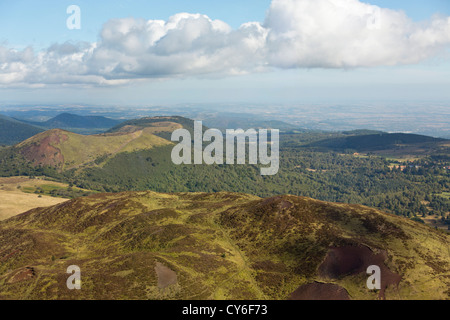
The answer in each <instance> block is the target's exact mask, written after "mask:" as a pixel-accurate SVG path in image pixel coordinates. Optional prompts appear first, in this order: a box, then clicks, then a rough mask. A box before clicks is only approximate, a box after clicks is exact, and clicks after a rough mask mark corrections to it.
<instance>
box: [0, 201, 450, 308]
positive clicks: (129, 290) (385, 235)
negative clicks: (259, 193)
mask: <svg viewBox="0 0 450 320" xmlns="http://www.w3.org/2000/svg"><path fill="white" fill-rule="evenodd" d="M449 246H450V238H449V236H448V235H445V234H444V233H441V232H439V231H435V230H433V229H431V228H429V227H426V226H424V225H421V224H418V223H415V222H413V221H410V220H407V219H404V218H400V217H396V216H393V215H389V214H385V213H382V212H380V211H377V210H374V209H369V208H367V207H362V206H357V205H344V204H335V203H327V202H321V201H317V200H312V199H309V198H303V197H296V196H280V197H274V198H268V199H261V198H258V197H255V196H250V195H245V194H235V193H217V194H205V193H195V194H188V193H181V194H159V193H154V192H126V193H120V194H99V195H93V196H89V197H86V198H78V199H75V200H71V201H68V202H65V203H62V204H59V205H56V206H53V207H50V208H39V209H34V210H31V211H29V212H27V213H24V214H21V215H19V216H16V217H14V218H11V219H9V220H6V221H3V222H0V248H1V249H0V261H2V263H1V264H0V298H1V299H14V298H16V299H260V298H264V299H282V300H284V299H305V298H306V299H379V298H386V299H389V300H390V299H394V300H395V299H449V298H450V291H449V286H450V280H449V274H450V255H449V251H448V248H449ZM373 264H375V265H378V266H379V267H380V268H381V272H382V274H381V279H382V281H381V282H382V290H380V291H379V292H375V291H369V290H368V289H367V288H366V281H367V277H368V276H367V275H366V274H365V270H366V268H367V267H368V265H373ZM71 265H77V266H79V267H80V268H81V281H82V290H73V291H70V290H67V288H66V280H67V278H68V276H69V275H67V274H66V269H67V267H68V266H71Z"/></svg>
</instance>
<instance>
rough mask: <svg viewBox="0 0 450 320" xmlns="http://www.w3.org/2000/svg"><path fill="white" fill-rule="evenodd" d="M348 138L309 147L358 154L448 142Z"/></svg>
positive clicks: (398, 136) (395, 136) (401, 136)
mask: <svg viewBox="0 0 450 320" xmlns="http://www.w3.org/2000/svg"><path fill="white" fill-rule="evenodd" d="M357 133H358V134H357V135H350V136H346V137H338V138H331V139H324V140H321V141H318V142H314V143H311V144H309V145H307V147H316V148H324V149H331V150H334V151H343V150H355V151H358V152H370V151H381V150H389V149H401V148H403V149H405V148H412V147H415V148H425V149H431V148H435V147H439V146H440V145H441V144H445V143H446V142H448V140H446V139H439V138H433V137H428V136H422V135H417V134H406V133H379V134H360V133H359V132H357Z"/></svg>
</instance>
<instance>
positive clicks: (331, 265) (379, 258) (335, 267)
mask: <svg viewBox="0 0 450 320" xmlns="http://www.w3.org/2000/svg"><path fill="white" fill-rule="evenodd" d="M387 257H388V256H387V252H386V251H381V252H380V253H378V254H375V253H374V252H373V251H372V250H370V249H369V248H368V247H365V246H358V247H350V246H349V247H340V248H334V247H333V248H330V250H329V251H328V254H327V256H326V257H325V260H324V261H323V263H322V264H321V265H320V266H319V275H320V276H321V277H322V278H328V279H340V278H343V277H345V276H349V275H356V274H360V273H362V272H364V273H365V272H366V270H367V268H368V267H369V266H371V265H376V266H378V267H380V270H381V290H380V293H379V298H380V299H385V295H384V293H385V291H386V288H387V287H388V286H392V285H393V286H395V287H398V285H399V283H400V281H401V279H402V277H401V276H400V275H399V274H396V273H394V272H392V271H391V270H389V268H388V267H387V266H386V265H385V264H384V261H386V259H387Z"/></svg>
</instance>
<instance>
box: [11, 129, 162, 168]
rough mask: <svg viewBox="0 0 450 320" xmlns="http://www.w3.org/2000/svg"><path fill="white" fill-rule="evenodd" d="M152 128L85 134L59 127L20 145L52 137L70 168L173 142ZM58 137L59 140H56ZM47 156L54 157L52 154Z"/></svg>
mask: <svg viewBox="0 0 450 320" xmlns="http://www.w3.org/2000/svg"><path fill="white" fill-rule="evenodd" d="M150 131H151V130H149V129H146V128H144V129H142V130H139V131H135V132H131V133H122V134H107V135H91V136H84V135H79V134H75V133H72V132H68V131H63V130H58V129H56V130H50V131H46V132H44V133H41V134H38V135H36V136H34V137H32V138H30V139H28V140H26V141H24V142H22V143H20V144H19V145H18V146H17V147H18V148H19V150H20V149H24V148H27V147H28V146H30V145H33V144H41V143H42V141H43V140H44V139H46V138H48V137H51V139H52V142H50V145H51V146H52V147H54V148H56V149H57V150H58V151H59V152H60V153H61V154H62V156H63V159H64V164H63V167H62V168H63V169H70V168H76V167H79V166H81V165H85V164H88V163H92V162H94V161H95V160H96V159H98V158H100V157H102V156H110V155H115V154H117V153H120V152H134V151H138V150H144V149H151V148H153V147H156V146H164V145H168V144H170V142H169V141H167V140H165V139H162V138H160V137H157V136H155V135H153V134H152V133H151V132H150ZM55 140H57V141H58V142H54V141H55ZM45 156H49V157H51V156H53V155H52V154H48V155H45ZM40 157H41V155H39V154H37V155H36V158H37V159H39V158H40Z"/></svg>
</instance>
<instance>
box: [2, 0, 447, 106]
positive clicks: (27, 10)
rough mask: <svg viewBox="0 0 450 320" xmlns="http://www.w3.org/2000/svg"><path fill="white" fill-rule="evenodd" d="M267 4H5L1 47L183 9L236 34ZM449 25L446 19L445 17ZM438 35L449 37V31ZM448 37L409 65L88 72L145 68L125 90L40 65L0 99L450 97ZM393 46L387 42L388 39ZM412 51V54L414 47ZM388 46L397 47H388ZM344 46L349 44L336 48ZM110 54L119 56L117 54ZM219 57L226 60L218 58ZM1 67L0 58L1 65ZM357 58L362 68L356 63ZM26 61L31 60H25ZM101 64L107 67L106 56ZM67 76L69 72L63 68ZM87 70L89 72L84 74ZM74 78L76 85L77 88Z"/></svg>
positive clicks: (80, 36) (82, 37)
mask: <svg viewBox="0 0 450 320" xmlns="http://www.w3.org/2000/svg"><path fill="white" fill-rule="evenodd" d="M366 3H370V4H373V5H377V6H380V7H382V8H390V9H395V10H402V11H404V12H405V13H406V14H407V16H408V17H409V18H411V19H412V20H413V21H415V22H419V21H424V20H425V21H426V20H429V19H431V18H432V15H433V14H436V13H438V14H440V15H441V16H443V17H448V16H450V1H448V0H428V1H423V0H409V1H408V0H372V1H366ZM71 4H76V5H78V6H80V8H81V14H82V19H81V21H82V28H81V30H68V29H67V28H66V19H67V16H68V15H67V14H66V12H65V11H66V8H67V7H68V6H69V5H71ZM270 4H271V1H270V0H239V1H237V0H228V1H211V0H190V1H186V0H168V1H154V0H128V1H124V0H122V1H116V0H113V1H76V0H70V1H66V0H45V1H35V0H34V1H32V0H17V1H5V0H0V46H3V47H5V48H8V49H11V50H13V49H15V50H19V51H20V50H24V49H25V48H26V47H30V46H31V47H32V48H33V49H34V54H37V53H38V52H39V51H42V50H43V51H45V50H47V48H48V47H49V46H51V45H52V44H55V43H59V44H63V43H66V42H71V43H74V44H75V43H77V42H79V41H86V42H89V43H94V42H96V41H99V40H100V32H101V30H102V28H103V27H104V25H105V23H106V22H107V21H110V20H111V19H114V18H133V19H137V18H143V19H145V20H165V21H166V20H167V19H168V18H169V17H170V16H172V15H174V14H177V13H181V12H188V13H201V14H204V15H207V16H208V17H209V18H211V19H213V20H214V19H218V20H222V21H224V22H226V23H227V24H228V25H229V26H231V28H232V29H233V30H238V28H239V27H240V26H241V24H243V23H247V22H252V21H256V22H260V23H263V22H264V20H265V17H266V14H267V11H268V9H269V6H270ZM313 14H314V13H313ZM313 14H312V16H313ZM275 20H276V18H275ZM442 21H445V18H444V20H442ZM272 24H275V28H276V27H278V25H277V21H275V22H273V21H272ZM280 24H281V22H280ZM436 32H439V31H436ZM438 36H441V37H442V35H438ZM444 36H445V35H444ZM208 39H209V38H208ZM227 39H228V38H227ZM102 40H105V39H102ZM378 40H379V39H378V38H377V41H378ZM442 41H443V44H442V47H444V49H441V51H440V52H439V54H432V55H429V56H426V58H419V57H418V58H417V59H412V60H413V61H411V62H409V61H407V60H408V59H406V58H405V57H402V58H398V57H397V53H393V58H392V59H394V60H395V59H397V60H398V61H397V60H395V61H394V60H392V59H391V57H387V58H386V61H383V62H381V63H378V62H374V61H376V60H377V59H376V57H373V56H371V57H370V59H369V60H368V61H366V60H367V59H366V57H365V56H364V57H362V58H361V61H357V62H353V60H352V59H350V58H348V57H342V61H337V62H336V61H335V60H333V59H332V58H331V57H328V56H326V58H324V61H319V62H314V63H313V64H311V65H310V64H308V63H309V61H310V60H311V56H312V57H314V56H317V55H320V54H321V53H320V52H319V54H317V53H316V54H312V55H311V56H307V57H306V58H304V59H303V60H301V61H299V60H298V59H297V58H296V57H294V58H293V57H292V56H290V57H285V56H283V52H281V53H279V52H278V53H275V54H274V56H273V57H270V58H268V59H269V60H270V59H271V62H269V64H271V68H270V69H267V70H264V71H260V69H261V65H264V64H267V63H266V62H264V63H261V64H260V65H251V66H248V64H249V63H250V62H251V61H250V62H249V61H248V60H249V58H248V57H243V60H245V61H244V62H241V61H240V62H239V65H238V66H234V65H233V66H230V67H229V69H230V70H231V69H233V71H230V70H225V69H223V70H222V69H221V70H219V71H217V70H215V69H214V68H212V67H211V66H209V67H208V68H207V71H204V70H203V69H201V70H198V71H195V72H193V73H192V74H189V71H186V70H187V69H188V68H187V67H186V66H185V65H183V66H181V67H180V70H181V71H178V70H177V71H174V73H175V74H177V75H178V74H182V76H176V77H174V76H173V74H172V73H171V72H172V71H170V72H169V73H167V74H166V73H165V72H166V71H167V70H163V71H160V70H158V71H155V70H154V68H153V69H152V70H151V71H148V69H149V66H147V65H143V66H141V65H139V66H138V67H136V68H137V69H136V70H133V72H131V73H126V72H125V71H123V70H122V69H123V68H125V69H126V68H127V66H128V65H126V64H125V62H124V66H123V68H122V66H121V68H122V69H120V70H121V73H120V75H116V74H107V75H105V74H103V73H102V74H97V73H96V72H97V71H98V70H100V69H101V68H100V67H97V69H96V70H95V71H92V70H89V71H87V72H86V73H87V74H88V75H89V76H90V75H91V74H92V73H94V74H95V76H101V77H103V78H104V79H106V80H107V81H109V80H111V79H112V80H114V81H123V80H124V79H126V80H127V81H128V80H129V79H130V78H132V79H135V78H136V77H137V75H138V74H139V75H142V74H143V73H145V78H146V81H141V79H139V80H137V81H134V80H132V81H131V82H127V83H124V84H123V85H118V86H117V85H116V84H115V83H114V86H96V85H92V83H91V82H86V83H84V82H83V81H84V80H78V77H79V76H80V75H79V74H77V75H76V77H77V78H76V79H77V80H74V79H73V78H71V79H70V80H67V79H65V78H64V79H63V80H59V78H55V79H56V80H52V81H50V82H48V81H47V82H46V81H44V83H43V84H41V83H40V80H36V79H38V78H39V77H40V76H39V74H36V72H37V71H36V70H39V68H38V67H36V65H33V67H32V68H33V71H30V74H31V75H28V74H27V77H29V78H30V79H32V80H26V81H25V82H26V85H23V83H22V82H21V83H19V84H17V85H16V84H14V85H8V83H6V85H5V83H4V86H3V87H2V86H0V97H3V101H1V100H0V103H14V102H17V103H22V102H26V103H34V102H35V103H93V104H108V103H111V104H172V103H184V102H186V103H195V102H208V103H214V102H224V101H225V102H243V103H247V102H249V103H250V102H254V103H265V102H268V103H276V102H280V103H302V102H304V101H306V102H313V101H320V102H322V101H321V100H325V101H328V102H330V103H333V102H342V101H358V100H365V101H367V100H371V99H372V100H377V99H380V100H386V101H389V100H392V101H407V102H413V101H419V100H420V101H427V100H435V101H446V102H449V101H450V94H449V93H448V92H449V91H450V90H448V89H447V88H449V87H450V80H449V79H450V62H449V59H448V52H449V49H448V48H449V47H448V46H447V43H446V42H445V41H446V40H445V41H444V40H442ZM311 43H314V42H308V44H311ZM386 43H390V42H389V41H386ZM305 45H306V44H302V46H299V47H298V48H303V47H304V46H305ZM298 48H297V47H295V48H293V49H292V50H293V52H294V53H295V50H298ZM333 48H334V47H333ZM415 48H416V47H414V48H412V49H411V50H412V51H415V50H416V49H415ZM147 49H148V48H147ZM221 49H223V48H221ZM386 49H389V50H390V49H391V48H386ZM406 49H408V48H405V50H406ZM413 49H414V50H413ZM419 49H420V50H423V51H424V52H428V51H429V48H428V47H427V45H426V44H424V45H422V44H420V46H419ZM80 50H81V49H80ZM205 50H206V49H205ZM270 50H272V47H271V48H270ZM338 50H344V49H342V48H341V47H338ZM433 50H434V49H433ZM202 52H203V51H202ZM108 53H109V54H111V55H112V54H113V53H114V54H116V55H117V52H113V53H111V52H108ZM246 54H248V53H246ZM342 54H344V53H342ZM365 54H366V53H365ZM424 54H425V53H424ZM427 54H428V53H427ZM280 55H281V56H280ZM394 56H395V57H394ZM187 57H189V56H187ZM213 58H214V59H215V58H216V57H213ZM213 58H211V59H213ZM0 59H1V55H0ZM136 59H138V60H139V59H140V60H139V63H140V61H147V60H148V57H138V58H136ZM146 59H147V60H146ZM217 59H219V60H218V61H220V58H217ZM289 59H291V60H292V61H291V60H289ZM365 59H366V60H365ZM250 60H251V57H250ZM158 61H159V60H158ZM405 61H407V62H405ZM1 63H2V61H0V64H1ZM34 63H35V62H34ZM152 63H156V62H152ZM335 63H336V65H335ZM353 63H355V64H354V65H353ZM24 64H25V65H26V63H25V62H24ZM243 64H245V66H243ZM341 65H343V66H344V67H341ZM102 67H104V68H106V62H105V64H104V65H102ZM46 68H47V67H46ZM65 68H67V67H65ZM74 68H75V67H74ZM30 69H31V67H30ZM47 69H48V68H47ZM210 69H214V71H210ZM234 69H238V71H237V72H238V73H241V72H242V73H245V74H244V75H241V76H237V75H235V74H234V73H235V71H234ZM102 70H103V69H102ZM127 70H128V69H127ZM32 72H34V74H32ZM61 72H62V73H63V71H61ZM68 72H69V71H68ZM98 72H99V71H98ZM160 72H162V73H163V74H164V76H163V77H158V76H157V75H159V74H160ZM99 73H100V72H99ZM125 73H126V74H125ZM83 76H86V75H85V74H83ZM80 77H81V76H80ZM8 79H9V78H8ZM27 79H28V78H27ZM5 81H6V80H5ZM58 81H61V83H64V81H67V83H64V85H61V86H58V85H57V83H58ZM75 81H76V82H77V83H76V85H72V84H73V83H74V82H75ZM89 81H91V80H89ZM93 81H97V80H93ZM55 82H56V84H55ZM79 82H81V83H79ZM0 83H1V82H0ZM30 83H31V85H30Z"/></svg>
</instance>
